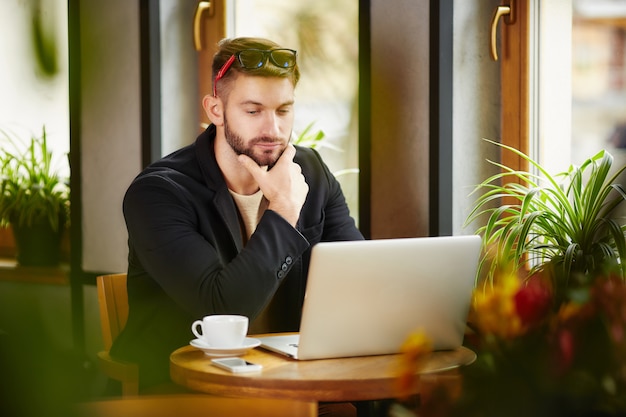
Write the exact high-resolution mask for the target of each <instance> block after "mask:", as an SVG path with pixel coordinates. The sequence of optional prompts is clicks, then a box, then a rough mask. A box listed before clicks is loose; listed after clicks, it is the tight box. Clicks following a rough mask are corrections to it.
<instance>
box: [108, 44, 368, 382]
mask: <svg viewBox="0 0 626 417" xmlns="http://www.w3.org/2000/svg"><path fill="white" fill-rule="evenodd" d="M213 79H214V85H213V95H209V96H206V97H204V99H203V103H202V104H203V106H204V109H205V111H206V114H207V115H208V117H209V119H210V120H211V125H210V126H209V127H208V128H207V129H206V131H205V132H203V133H202V134H201V135H200V136H199V137H198V138H197V140H196V141H195V143H193V144H192V145H190V146H187V147H185V148H183V149H181V150H179V151H177V152H174V153H173V154H171V155H169V156H167V157H165V158H163V159H161V160H160V161H157V162H155V163H153V164H152V165H150V166H149V167H147V168H146V169H145V170H144V171H143V172H142V173H141V174H140V175H139V176H138V177H137V178H136V179H135V180H134V181H133V183H132V184H131V186H130V187H129V189H128V191H127V193H126V196H125V198H124V206H123V209H124V216H125V219H126V225H127V228H128V235H129V240H128V242H129V243H128V244H129V257H128V262H129V265H128V297H129V317H128V323H127V325H126V328H125V329H124V331H123V332H122V334H120V336H119V337H118V338H117V340H116V341H115V343H114V345H113V347H112V349H111V354H112V355H113V356H114V357H117V358H120V359H125V360H129V361H133V362H136V363H138V364H139V375H140V387H146V386H149V385H154V384H158V383H161V382H166V381H169V354H170V353H171V352H172V351H174V350H175V349H177V348H179V347H181V346H184V345H186V344H188V343H189V340H190V339H191V338H192V335H191V323H192V322H193V321H194V320H196V319H199V318H201V317H203V316H206V315H210V314H243V315H246V316H248V317H249V319H250V332H249V333H250V334H254V333H261V332H280V331H296V330H298V326H299V323H300V314H301V309H302V303H303V297H304V290H305V286H306V275H307V270H308V266H309V258H310V252H311V248H312V246H313V245H315V244H316V243H318V242H320V241H332V240H356V239H363V237H362V235H361V233H360V232H359V231H358V229H357V228H356V226H355V223H354V220H353V219H352V218H351V217H350V215H349V211H348V207H347V205H346V203H345V198H344V196H343V193H342V191H341V189H340V186H339V183H338V182H337V181H336V179H335V178H334V176H333V175H332V174H331V172H330V171H329V169H328V168H327V167H326V165H325V164H324V163H323V162H322V160H321V158H320V156H319V154H317V152H315V151H314V150H311V149H308V148H301V147H296V146H294V145H292V144H290V143H289V139H290V137H291V135H292V128H293V120H294V89H295V86H296V84H297V82H298V79H299V70H298V64H297V61H296V52H295V51H293V50H289V49H285V48H281V47H280V46H279V45H277V44H275V43H273V42H271V41H268V40H265V39H256V38H238V39H226V40H223V41H222V42H220V44H219V51H218V52H217V53H216V55H215V57H214V61H213Z"/></svg>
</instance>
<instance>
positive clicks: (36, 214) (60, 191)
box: [0, 127, 69, 231]
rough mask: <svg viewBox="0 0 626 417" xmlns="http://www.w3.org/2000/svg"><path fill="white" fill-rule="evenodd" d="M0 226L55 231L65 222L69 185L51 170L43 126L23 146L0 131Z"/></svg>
mask: <svg viewBox="0 0 626 417" xmlns="http://www.w3.org/2000/svg"><path fill="white" fill-rule="evenodd" d="M0 175H1V178H2V188H1V190H0V191H1V192H0V223H1V224H2V226H5V227H6V226H7V225H9V224H11V225H13V226H14V227H15V226H17V227H28V226H33V225H35V224H41V223H42V222H43V223H46V222H47V223H48V224H49V225H50V226H51V228H52V230H54V231H59V230H60V229H61V228H62V227H63V225H64V223H65V222H67V221H68V220H69V184H68V182H67V180H66V179H65V178H62V177H61V176H60V175H59V173H58V171H57V170H56V169H55V166H54V160H53V154H52V151H51V150H50V149H49V148H48V143H47V139H46V130H45V127H43V129H42V135H41V137H35V136H33V137H31V139H30V141H29V142H28V143H23V142H22V141H21V140H20V139H19V138H18V137H17V136H16V135H15V134H12V133H10V132H8V131H5V130H0Z"/></svg>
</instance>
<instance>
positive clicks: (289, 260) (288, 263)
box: [285, 256, 293, 265]
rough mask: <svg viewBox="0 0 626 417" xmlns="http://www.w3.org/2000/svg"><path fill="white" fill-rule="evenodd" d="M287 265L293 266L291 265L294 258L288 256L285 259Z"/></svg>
mask: <svg viewBox="0 0 626 417" xmlns="http://www.w3.org/2000/svg"><path fill="white" fill-rule="evenodd" d="M285 263H286V264H287V265H291V264H292V263H293V258H292V257H291V256H287V257H286V258H285Z"/></svg>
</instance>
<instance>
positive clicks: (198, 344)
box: [189, 337, 261, 358]
mask: <svg viewBox="0 0 626 417" xmlns="http://www.w3.org/2000/svg"><path fill="white" fill-rule="evenodd" d="M189 344H190V345H191V346H193V347H195V348H198V349H200V350H202V351H204V354H205V355H207V356H212V357H215V358H219V357H225V356H239V355H243V354H244V353H246V352H247V351H248V350H250V349H252V348H255V347H257V346H259V345H260V344H261V341H260V340H259V339H254V338H252V337H246V338H245V339H244V341H243V344H242V345H241V346H238V347H234V348H219V347H211V346H209V345H207V344H205V343H204V342H203V341H202V340H200V339H193V340H192V341H191V342H189Z"/></svg>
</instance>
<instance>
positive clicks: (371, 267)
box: [259, 235, 481, 360]
mask: <svg viewBox="0 0 626 417" xmlns="http://www.w3.org/2000/svg"><path fill="white" fill-rule="evenodd" d="M480 248H481V238H480V237H479V236H477V235H471V236H445V237H423V238H401V239H378V240H361V241H349V242H322V243H318V244H317V245H315V246H314V247H313V249H312V252H311V263H310V266H309V273H308V280H307V288H306V294H305V299H304V305H303V310H302V319H301V322H300V332H299V334H296V335H275V336H272V335H269V336H266V337H261V338H259V339H260V340H261V347H263V348H265V349H268V350H271V351H274V352H278V353H281V354H284V355H287V356H289V357H291V358H294V359H299V360H310V359H327V358H343V357H352V356H369V355H384V354H392V353H398V352H399V351H400V348H401V346H402V344H403V343H404V341H405V340H406V339H407V337H408V336H409V335H410V334H411V333H413V332H415V331H420V330H421V331H423V332H425V333H426V334H427V335H428V337H429V338H430V340H431V342H432V343H433V348H434V349H435V350H446V349H456V348H458V347H459V346H461V344H462V343H463V336H464V333H465V328H466V327H465V325H466V321H467V314H468V312H469V307H470V301H471V298H472V291H473V289H474V283H475V277H476V270H477V267H478V259H479V255H480Z"/></svg>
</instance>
